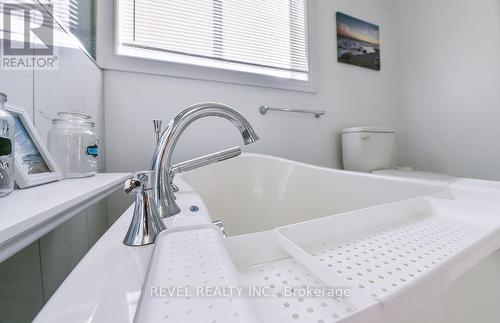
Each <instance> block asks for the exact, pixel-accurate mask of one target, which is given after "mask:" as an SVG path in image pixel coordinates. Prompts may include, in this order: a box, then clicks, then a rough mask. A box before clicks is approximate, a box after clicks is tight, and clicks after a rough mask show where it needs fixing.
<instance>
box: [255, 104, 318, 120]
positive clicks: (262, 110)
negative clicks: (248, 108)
mask: <svg viewBox="0 0 500 323" xmlns="http://www.w3.org/2000/svg"><path fill="white" fill-rule="evenodd" d="M267 111H280V112H296V113H309V114H312V115H314V116H315V117H316V118H319V117H321V116H322V115H324V114H325V111H323V110H315V111H310V110H302V109H294V108H272V107H270V106H267V105H261V106H260V108H259V112H260V113H261V114H266V113H267Z"/></svg>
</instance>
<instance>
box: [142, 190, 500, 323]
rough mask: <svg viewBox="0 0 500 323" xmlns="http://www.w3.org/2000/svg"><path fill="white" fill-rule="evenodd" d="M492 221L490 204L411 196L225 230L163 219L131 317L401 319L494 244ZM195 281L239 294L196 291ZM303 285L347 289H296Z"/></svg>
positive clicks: (498, 222)
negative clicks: (226, 233)
mask: <svg viewBox="0 0 500 323" xmlns="http://www.w3.org/2000/svg"><path fill="white" fill-rule="evenodd" d="M188 222H189V221H188ZM499 228H500V216H497V215H496V213H493V214H491V213H487V211H484V210H479V209H477V208H475V207H471V206H470V204H468V205H463V204H461V203H460V202H457V201H452V200H444V199H431V198H417V199H411V200H406V201H400V202H396V203H391V204H385V205H381V206H375V207H371V208H367V209H363V210H358V211H352V212H348V213H343V214H339V215H335V216H329V217H325V218H321V219H316V220H312V221H307V222H302V223H298V224H294V225H289V226H285V227H280V228H277V229H275V230H272V231H265V232H260V233H255V234H248V235H241V236H235V237H229V238H226V239H223V238H222V236H221V234H220V231H218V230H217V229H215V228H214V227H213V226H211V225H210V224H198V225H195V226H184V227H178V228H173V229H169V230H167V231H165V232H163V233H162V234H160V236H159V237H158V238H157V242H156V246H155V249H154V253H153V257H152V261H151V264H150V268H149V272H148V275H147V277H146V279H145V284H144V287H143V290H142V294H141V299H140V301H139V305H138V309H137V313H136V316H135V322H139V323H142V322H147V323H154V322H175V323H177V322H210V323H212V322H213V323H215V322H217V323H221V322H265V323H267V322H269V323H271V322H272V323H274V322H297V323H306V322H307V323H309V322H318V323H321V322H343V323H346V322H348V323H366V322H370V323H378V322H380V323H382V322H383V323H392V322H401V321H403V320H404V319H405V318H406V317H407V316H408V315H411V310H416V309H418V308H417V306H425V305H426V304H429V303H431V302H434V301H435V300H437V298H438V297H439V296H440V295H442V294H444V293H445V292H446V290H447V288H448V285H449V283H450V282H451V281H452V280H453V279H455V278H456V277H458V276H460V275H461V274H462V273H464V272H465V271H466V270H468V269H469V268H471V267H472V266H474V265H475V264H477V263H478V262H480V261H481V260H482V259H484V258H486V257H487V256H488V255H489V254H491V253H493V252H494V251H495V250H497V249H498V248H499V246H500V239H499V238H498V230H499ZM161 287H163V288H176V287H181V288H186V287H187V291H188V293H189V295H182V292H181V294H180V295H179V293H178V291H177V292H176V291H175V290H174V293H176V295H173V296H172V295H168V293H166V292H164V293H160V295H158V293H159V292H158V288H161ZM199 287H228V288H235V287H239V288H243V294H242V295H240V296H241V297H240V296H238V294H235V293H234V290H233V293H232V294H231V295H229V296H228V295H220V296H215V297H214V295H211V297H208V296H207V297H203V296H201V297H200V295H199V294H195V293H194V292H195V289H196V288H199ZM154 288H156V289H157V290H156V294H155V290H154ZM249 288H258V290H259V291H260V292H261V294H258V293H254V294H252V295H250V294H249ZM308 288H312V289H314V290H316V291H317V290H335V291H339V290H346V289H348V290H349V291H350V292H351V295H350V296H349V297H336V296H330V295H315V296H311V295H303V294H300V291H302V292H303V291H304V290H307V289H308ZM264 289H265V293H262V292H263V291H264ZM294 291H299V293H294ZM193 294H194V295H193ZM235 295H236V297H235ZM337 296H338V295H337Z"/></svg>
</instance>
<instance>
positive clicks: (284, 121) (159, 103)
mask: <svg viewBox="0 0 500 323" xmlns="http://www.w3.org/2000/svg"><path fill="white" fill-rule="evenodd" d="M314 1H315V2H316V9H317V10H316V11H317V12H316V13H315V14H316V18H317V21H316V23H317V28H316V29H317V43H318V66H319V78H318V83H319V91H318V92H317V93H306V92H298V91H288V90H278V89H270V88H259V87H252V86H244V85H234V84H227V83H217V82H210V81H203V80H193V79H182V78H173V77H166V76H158V75H149V74H140V73H129V72H120V71H110V70H107V71H105V73H104V88H105V91H104V92H105V110H106V118H105V123H106V143H107V149H106V156H107V159H106V168H107V170H108V171H133V170H140V169H145V168H148V167H149V162H150V159H151V154H152V151H153V146H154V137H153V131H152V122H151V120H152V119H154V118H160V119H164V120H169V119H171V118H172V117H174V116H175V115H176V114H177V113H178V112H179V111H180V110H181V109H183V108H184V107H186V106H188V105H190V104H193V103H196V102H200V101H218V102H222V103H226V104H229V105H232V106H234V107H235V108H237V109H238V110H239V111H240V112H241V113H242V114H243V115H244V116H246V117H247V118H248V119H249V121H250V122H251V124H252V125H253V126H254V127H255V130H256V131H257V133H258V135H259V136H260V137H261V140H260V141H259V142H257V143H255V144H252V145H250V146H247V147H245V148H244V150H246V151H252V152H260V153H265V154H271V155H277V156H282V157H286V158H291V159H295V160H300V161H304V162H308V163H313V164H318V165H324V166H331V167H340V166H341V154H340V146H339V131H340V130H341V129H342V128H344V127H348V126H355V125H366V124H368V125H381V126H390V127H393V126H394V125H395V118H394V114H395V112H394V108H395V104H394V103H395V102H394V96H393V93H394V86H395V78H394V75H395V68H396V66H395V57H394V46H395V44H394V38H395V37H394V30H395V26H394V23H393V19H392V6H391V5H390V1H387V0H386V1H384V0H373V1H365V0H363V1H361V0H357V1H353V0H335V1H332V0H314ZM336 11H342V12H344V13H347V14H351V15H354V16H356V17H359V18H361V19H365V20H368V21H370V22H373V23H376V24H378V25H380V28H381V43H382V47H381V56H382V57H381V62H382V71H380V72H377V71H372V70H368V69H364V68H360V67H355V66H351V65H345V64H340V63H337V58H336V27H335V12H336ZM263 104H266V105H270V106H278V107H279V106H292V107H297V108H303V109H324V110H326V115H325V116H324V117H321V118H320V119H319V120H318V119H315V118H314V117H312V116H309V115H294V114H283V113H272V112H269V113H268V114H267V115H265V116H262V115H260V114H259V113H258V111H257V109H258V107H259V106H260V105H263ZM241 143H242V142H241V138H240V137H239V135H238V132H237V131H236V130H235V129H233V126H232V125H231V124H230V123H228V122H227V121H224V120H217V119H210V120H200V121H199V122H198V123H197V124H194V125H192V126H191V129H189V130H188V132H187V133H186V134H185V135H184V137H183V138H181V141H180V142H179V145H178V148H177V151H176V154H175V159H176V160H182V159H186V158H190V157H195V156H198V155H201V154H204V153H208V152H212V151H215V150H217V149H222V148H227V147H230V146H232V145H239V144H241Z"/></svg>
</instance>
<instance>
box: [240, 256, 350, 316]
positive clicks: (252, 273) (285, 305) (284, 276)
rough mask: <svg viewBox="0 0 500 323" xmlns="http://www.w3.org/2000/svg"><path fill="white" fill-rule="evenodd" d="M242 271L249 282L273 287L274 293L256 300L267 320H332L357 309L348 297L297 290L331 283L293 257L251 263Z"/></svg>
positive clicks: (259, 309)
mask: <svg viewBox="0 0 500 323" xmlns="http://www.w3.org/2000/svg"><path fill="white" fill-rule="evenodd" d="M240 274H241V277H242V280H243V282H244V283H245V284H248V285H253V286H267V287H269V288H270V290H271V291H272V295H273V296H272V297H265V298H262V299H255V300H254V302H255V308H256V309H257V311H258V312H259V314H260V316H261V318H262V319H263V321H264V322H297V323H299V322H307V323H309V322H318V323H324V322H332V321H337V320H340V319H342V318H345V317H348V316H349V315H351V314H352V313H353V312H354V311H355V310H356V308H355V306H354V305H353V304H351V303H350V302H349V300H348V299H341V298H339V297H325V296H323V295H319V296H316V297H315V296H314V295H313V296H312V297H311V296H309V297H308V296H305V297H301V296H300V295H298V293H295V294H294V293H293V292H292V290H298V289H301V290H302V291H304V290H306V289H307V288H308V287H309V288H311V287H312V288H314V289H315V290H321V289H322V288H327V286H326V285H325V284H324V283H323V282H321V281H320V280H319V279H318V278H317V277H316V276H314V275H313V274H312V273H310V272H309V271H308V270H307V269H305V268H304V267H302V266H301V265H300V264H298V263H297V262H296V261H295V260H294V259H293V258H287V259H282V260H278V261H272V262H269V263H265V264H260V265H255V266H251V267H248V268H245V269H243V270H241V271H240Z"/></svg>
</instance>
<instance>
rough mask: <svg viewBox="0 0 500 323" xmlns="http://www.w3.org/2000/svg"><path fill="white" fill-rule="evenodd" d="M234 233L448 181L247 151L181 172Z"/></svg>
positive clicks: (424, 191) (426, 191) (429, 190)
mask: <svg viewBox="0 0 500 323" xmlns="http://www.w3.org/2000/svg"><path fill="white" fill-rule="evenodd" d="M181 179H182V180H183V181H185V182H186V183H187V184H188V185H189V186H191V187H192V188H193V189H194V190H195V191H196V193H198V194H199V195H200V196H201V197H202V199H203V201H204V202H205V204H206V206H207V208H208V211H209V213H210V216H211V217H212V219H213V220H222V222H223V223H224V226H225V227H226V232H227V234H228V235H240V234H246V233H253V232H258V231H264V230H269V229H272V228H275V227H277V226H282V225H287V224H291V223H297V222H301V221H305V220H310V219H314V218H318V217H323V216H327V215H332V214H336V213H341V212H345V211H350V210H355V209H360V208H364V207H368V206H373V205H377V204H382V203H387V202H392V201H397V200H402V199H406V198H410V197H416V196H422V195H430V194H434V193H437V192H442V191H444V190H445V189H446V185H445V184H442V185H440V184H437V183H435V182H427V181H422V180H411V179H398V178H394V177H386V176H380V175H373V174H364V173H356V172H348V171H343V170H336V169H330V168H324V167H316V166H312V165H308V164H303V163H299V162H295V161H291V160H286V159H281V158H277V157H271V156H266V155H259V154H243V155H241V156H239V157H237V158H233V159H231V160H227V161H224V162H221V163H218V164H213V165H210V166H208V167H203V168H199V169H196V170H193V171H190V172H187V173H184V174H182V175H181Z"/></svg>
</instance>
